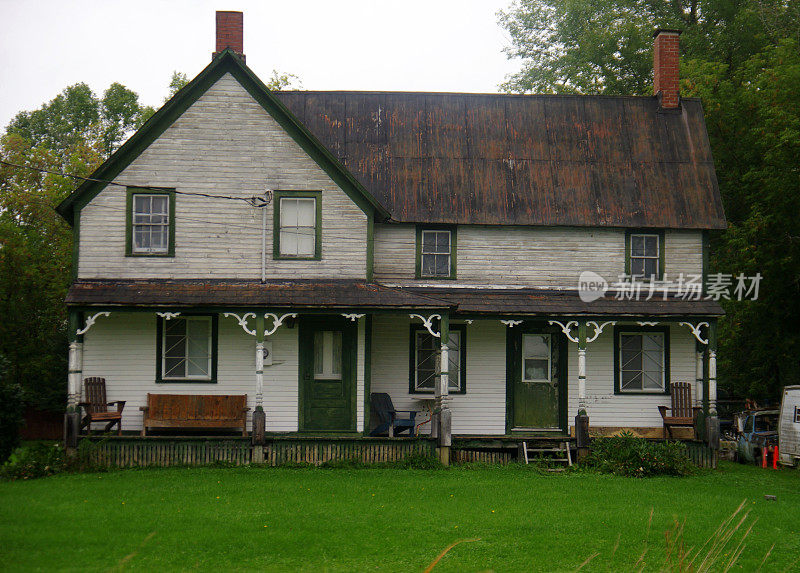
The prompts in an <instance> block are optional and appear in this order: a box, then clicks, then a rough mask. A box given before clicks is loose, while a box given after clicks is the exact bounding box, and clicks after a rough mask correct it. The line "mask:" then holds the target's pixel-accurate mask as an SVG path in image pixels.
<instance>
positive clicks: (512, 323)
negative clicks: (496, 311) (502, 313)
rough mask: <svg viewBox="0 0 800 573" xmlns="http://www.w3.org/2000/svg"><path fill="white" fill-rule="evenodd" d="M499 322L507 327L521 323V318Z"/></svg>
mask: <svg viewBox="0 0 800 573" xmlns="http://www.w3.org/2000/svg"><path fill="white" fill-rule="evenodd" d="M500 322H502V323H503V324H505V325H506V326H507V327H508V328H514V327H515V326H519V325H520V324H522V321H521V320H501V321H500Z"/></svg>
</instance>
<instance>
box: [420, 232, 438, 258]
mask: <svg viewBox="0 0 800 573" xmlns="http://www.w3.org/2000/svg"><path fill="white" fill-rule="evenodd" d="M422 252H423V253H435V252H436V233H435V232H434V231H422Z"/></svg>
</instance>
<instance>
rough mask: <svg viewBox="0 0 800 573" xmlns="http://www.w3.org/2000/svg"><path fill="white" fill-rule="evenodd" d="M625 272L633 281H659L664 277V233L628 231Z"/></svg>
mask: <svg viewBox="0 0 800 573" xmlns="http://www.w3.org/2000/svg"><path fill="white" fill-rule="evenodd" d="M626 242H627V244H626V250H627V253H628V257H627V265H626V267H627V268H626V272H627V274H628V275H630V276H631V277H632V278H634V279H643V280H660V279H662V278H663V276H664V233H663V232H647V231H629V232H628V233H627V236H626Z"/></svg>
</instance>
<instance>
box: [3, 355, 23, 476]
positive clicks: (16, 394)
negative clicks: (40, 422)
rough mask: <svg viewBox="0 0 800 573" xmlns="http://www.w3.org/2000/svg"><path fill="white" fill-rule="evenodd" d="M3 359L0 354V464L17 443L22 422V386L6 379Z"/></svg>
mask: <svg viewBox="0 0 800 573" xmlns="http://www.w3.org/2000/svg"><path fill="white" fill-rule="evenodd" d="M5 370H6V365H5V359H4V358H3V356H2V355H1V354H0V464H2V463H3V462H5V461H6V460H7V459H8V457H9V456H10V455H11V452H13V451H14V449H15V448H16V447H17V446H18V445H19V428H20V425H21V424H22V409H23V403H22V388H20V386H19V385H18V384H12V383H9V382H7V381H6V376H5Z"/></svg>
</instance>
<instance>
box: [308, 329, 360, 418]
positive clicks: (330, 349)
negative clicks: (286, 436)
mask: <svg viewBox="0 0 800 573" xmlns="http://www.w3.org/2000/svg"><path fill="white" fill-rule="evenodd" d="M356 340H357V338H356V327H355V325H354V323H352V322H349V321H345V320H344V319H341V318H329V319H322V318H315V319H306V320H301V321H300V332H299V343H300V352H299V359H300V368H299V374H300V431H307V432H335V431H351V430H355V429H356V418H355V412H356V408H355V396H356V391H355V384H354V381H355V372H356V365H355V360H356V351H355V350H356Z"/></svg>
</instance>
